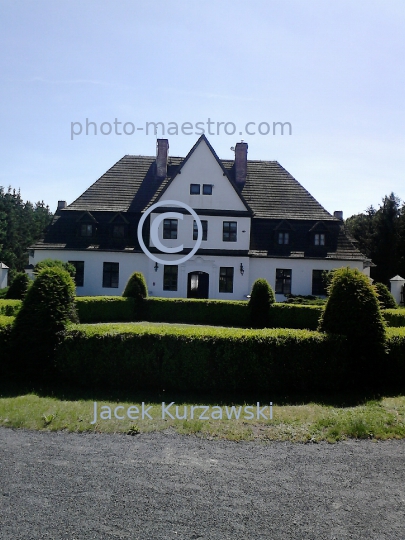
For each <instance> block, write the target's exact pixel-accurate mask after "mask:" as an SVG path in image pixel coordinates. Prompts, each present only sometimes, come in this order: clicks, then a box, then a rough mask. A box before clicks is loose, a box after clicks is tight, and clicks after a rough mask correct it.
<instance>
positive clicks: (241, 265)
mask: <svg viewBox="0 0 405 540" xmlns="http://www.w3.org/2000/svg"><path fill="white" fill-rule="evenodd" d="M239 270H240V273H241V274H242V276H243V274H244V273H245V269H244V268H243V264H242V263H240V268H239Z"/></svg>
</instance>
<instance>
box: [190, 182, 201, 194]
mask: <svg viewBox="0 0 405 540" xmlns="http://www.w3.org/2000/svg"><path fill="white" fill-rule="evenodd" d="M199 194H200V184H190V195H199Z"/></svg>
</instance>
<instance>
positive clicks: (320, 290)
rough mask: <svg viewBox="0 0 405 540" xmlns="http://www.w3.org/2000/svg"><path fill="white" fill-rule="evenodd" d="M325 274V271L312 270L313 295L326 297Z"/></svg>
mask: <svg viewBox="0 0 405 540" xmlns="http://www.w3.org/2000/svg"><path fill="white" fill-rule="evenodd" d="M324 272H325V270H312V294H313V295H314V296H326V283H325V280H324V278H323V275H324Z"/></svg>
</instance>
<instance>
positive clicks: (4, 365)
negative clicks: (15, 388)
mask: <svg viewBox="0 0 405 540" xmlns="http://www.w3.org/2000/svg"><path fill="white" fill-rule="evenodd" d="M13 323H14V317H7V316H6V315H0V379H1V378H3V377H5V376H6V375H8V373H9V369H10V361H11V360H12V358H11V355H10V350H9V346H10V336H11V329H12V325H13Z"/></svg>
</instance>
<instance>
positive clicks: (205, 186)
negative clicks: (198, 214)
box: [203, 184, 212, 195]
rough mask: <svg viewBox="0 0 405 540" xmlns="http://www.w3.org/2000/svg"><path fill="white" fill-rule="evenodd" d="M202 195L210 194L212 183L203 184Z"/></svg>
mask: <svg viewBox="0 0 405 540" xmlns="http://www.w3.org/2000/svg"><path fill="white" fill-rule="evenodd" d="M203 195H212V184H203Z"/></svg>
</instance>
